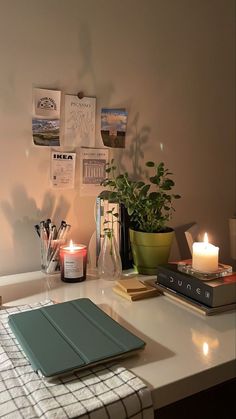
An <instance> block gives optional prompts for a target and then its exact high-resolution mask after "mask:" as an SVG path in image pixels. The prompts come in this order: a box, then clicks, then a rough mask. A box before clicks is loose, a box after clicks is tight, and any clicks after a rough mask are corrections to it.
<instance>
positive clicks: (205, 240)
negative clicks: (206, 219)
mask: <svg viewBox="0 0 236 419" xmlns="http://www.w3.org/2000/svg"><path fill="white" fill-rule="evenodd" d="M203 241H204V243H209V241H208V235H207V233H205V234H204V239H203Z"/></svg>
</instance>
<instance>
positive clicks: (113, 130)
mask: <svg viewBox="0 0 236 419" xmlns="http://www.w3.org/2000/svg"><path fill="white" fill-rule="evenodd" d="M126 126H127V111H126V110H125V109H107V108H103V109H102V112H101V136H102V140H103V144H104V146H106V147H113V148H125V133H126Z"/></svg>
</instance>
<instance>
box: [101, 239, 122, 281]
mask: <svg viewBox="0 0 236 419" xmlns="http://www.w3.org/2000/svg"><path fill="white" fill-rule="evenodd" d="M121 274H122V264H121V258H120V253H119V250H118V246H117V242H116V239H115V236H114V234H113V232H112V231H109V232H106V233H105V234H104V240H103V244H102V248H101V251H100V254H99V257H98V275H99V278H101V279H106V280H108V281H114V280H118V279H119V278H120V277H121Z"/></svg>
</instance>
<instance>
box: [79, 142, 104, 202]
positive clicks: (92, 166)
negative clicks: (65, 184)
mask: <svg viewBox="0 0 236 419" xmlns="http://www.w3.org/2000/svg"><path fill="white" fill-rule="evenodd" d="M108 159H109V150H108V149H106V148H81V150H80V194H81V195H87V196H97V195H99V194H100V192H101V191H102V190H104V187H103V186H101V185H100V184H101V182H102V180H103V179H104V178H105V176H106V172H105V170H106V163H107V162H108Z"/></svg>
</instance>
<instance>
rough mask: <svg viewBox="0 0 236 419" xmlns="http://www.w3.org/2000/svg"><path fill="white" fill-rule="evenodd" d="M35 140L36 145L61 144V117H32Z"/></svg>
mask: <svg viewBox="0 0 236 419" xmlns="http://www.w3.org/2000/svg"><path fill="white" fill-rule="evenodd" d="M32 132H33V141H34V144H35V145H41V146H59V145H60V119H41V118H33V119H32Z"/></svg>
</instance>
